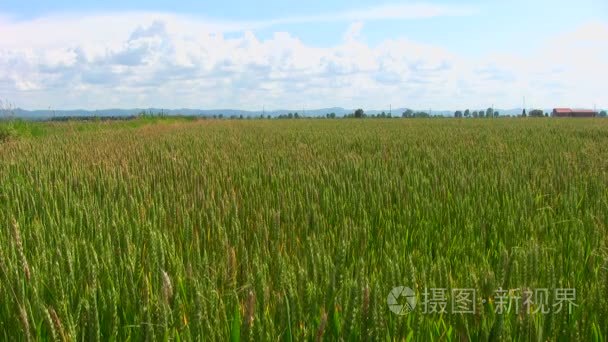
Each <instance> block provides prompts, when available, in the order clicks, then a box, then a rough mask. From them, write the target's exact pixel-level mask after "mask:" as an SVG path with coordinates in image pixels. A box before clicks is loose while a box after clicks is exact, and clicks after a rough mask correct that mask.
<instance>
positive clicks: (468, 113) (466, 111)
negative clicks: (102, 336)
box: [464, 109, 471, 118]
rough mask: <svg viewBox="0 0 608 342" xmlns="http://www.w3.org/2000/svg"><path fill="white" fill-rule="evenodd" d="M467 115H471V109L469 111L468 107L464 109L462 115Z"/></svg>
mask: <svg viewBox="0 0 608 342" xmlns="http://www.w3.org/2000/svg"><path fill="white" fill-rule="evenodd" d="M469 116H471V111H470V110H468V109H466V110H465V111H464V117H465V118H468V117H469Z"/></svg>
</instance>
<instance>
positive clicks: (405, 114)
mask: <svg viewBox="0 0 608 342" xmlns="http://www.w3.org/2000/svg"><path fill="white" fill-rule="evenodd" d="M412 116H414V111H413V110H411V109H406V110H405V112H403V114H401V117H402V118H411V117H412Z"/></svg>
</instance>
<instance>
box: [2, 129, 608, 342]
mask: <svg viewBox="0 0 608 342" xmlns="http://www.w3.org/2000/svg"><path fill="white" fill-rule="evenodd" d="M604 121H605V120H599V119H598V120H593V119H590V120H531V121H528V120H338V121H336V120H242V121H240V120H233V121H231V120H221V121H220V120H198V121H185V120H175V121H170V120H161V121H158V122H156V123H155V124H145V125H138V126H134V127H131V126H129V125H130V123H128V122H98V123H94V122H86V123H74V122H65V123H64V122H62V123H45V124H42V123H31V124H32V125H34V126H37V125H40V126H39V127H41V129H42V130H43V132H44V134H42V135H39V136H37V137H36V138H35V139H33V138H32V139H30V138H27V139H15V141H14V142H11V143H10V144H3V145H2V146H0V223H1V226H2V228H3V229H0V289H1V290H2V291H0V303H2V305H0V337H1V338H2V340H7V341H13V340H27V339H32V340H73V341H76V340H78V341H80V340H104V341H105V340H118V341H124V340H131V341H140V340H152V341H154V340H169V339H171V340H186V341H187V340H212V341H213V340H234V341H238V340H247V341H268V340H294V341H301V340H318V339H324V340H327V341H334V340H340V339H342V340H349V341H350V340H354V341H356V340H412V341H417V340H458V341H461V340H471V341H485V340H490V339H491V338H496V339H497V340H504V341H508V340H518V341H527V340H540V341H546V340H550V341H555V340H564V341H566V340H580V341H593V340H598V339H599V340H601V338H603V336H607V335H608V330H607V326H606V324H605V322H607V321H608V301H607V298H608V296H607V295H606V294H608V249H607V248H606V236H607V229H608V226H607V222H608V201H607V198H608V193H607V190H606V184H608V173H606V172H605V170H607V169H608V155H607V152H606V150H605V149H604V148H603V146H605V145H606V144H608V121H606V122H604ZM27 125H29V123H28V124H27ZM0 127H5V123H2V124H1V125H0ZM13 127H16V128H15V129H16V130H17V131H19V130H24V128H23V126H22V128H19V124H17V126H13ZM77 127H87V128H86V129H83V130H80V129H77ZM539 141H540V142H542V144H539V143H538V142H539ZM480 142H483V143H480ZM399 285H403V286H409V287H411V288H412V289H414V290H415V291H416V292H417V294H418V295H419V296H421V294H422V291H423V289H424V288H425V287H428V288H433V287H440V288H448V289H451V288H473V289H476V290H477V298H476V304H477V306H476V309H477V313H476V314H445V315H437V314H424V313H423V312H422V311H421V309H420V304H419V306H417V308H416V309H415V310H414V311H413V312H410V313H408V314H407V315H404V316H398V315H395V314H393V313H392V312H391V311H389V309H388V307H387V305H386V298H387V295H388V294H389V292H390V291H391V289H392V288H393V287H395V286H399ZM499 286H502V287H503V288H509V289H525V288H549V289H554V288H556V287H569V288H575V289H576V291H577V301H576V303H577V304H578V306H577V307H574V308H573V311H572V313H571V314H570V315H569V314H567V312H566V311H564V312H562V313H560V314H554V313H552V314H550V315H543V314H542V313H532V314H524V313H522V312H516V311H515V310H514V311H513V312H510V313H507V314H503V315H498V314H496V313H495V312H494V308H495V303H494V302H492V301H491V299H492V295H493V293H494V291H495V290H497V288H498V287H499ZM419 300H422V298H419Z"/></svg>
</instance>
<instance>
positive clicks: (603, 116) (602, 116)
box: [600, 110, 607, 118]
mask: <svg viewBox="0 0 608 342" xmlns="http://www.w3.org/2000/svg"><path fill="white" fill-rule="evenodd" d="M606 116H607V114H606V111H605V110H603V111H601V112H600V117H601V118H605V117H606Z"/></svg>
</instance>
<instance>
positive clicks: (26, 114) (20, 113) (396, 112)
mask: <svg viewBox="0 0 608 342" xmlns="http://www.w3.org/2000/svg"><path fill="white" fill-rule="evenodd" d="M460 110H462V111H464V110H463V109H460ZM470 110H471V112H473V111H475V110H480V109H470ZM484 110H485V109H484ZM495 110H497V111H498V112H499V113H500V115H518V114H521V112H522V109H521V108H513V109H506V110H504V109H495ZM551 110H552V109H544V111H545V112H547V113H550V112H551ZM404 111H406V108H394V109H393V110H392V113H393V116H401V113H403V112H404ZM418 111H421V112H428V111H429V109H428V108H427V109H421V110H414V112H418ZM142 112H146V113H154V114H158V113H163V114H165V115H169V116H172V115H184V116H206V117H211V116H214V115H218V116H219V115H223V117H224V118H229V117H231V116H241V115H242V116H243V117H259V116H260V115H264V116H267V115H270V116H271V117H277V116H279V115H285V114H288V113H296V112H297V113H298V114H299V115H300V116H303V117H316V116H325V115H326V114H328V113H335V114H336V116H337V117H341V116H344V115H347V114H350V113H353V112H354V109H345V108H341V107H332V108H320V109H307V110H301V109H300V110H297V109H279V110H267V111H262V110H258V111H249V110H239V109H191V108H181V109H162V108H132V109H122V108H110V109H99V110H85V109H70V110H48V109H46V110H25V109H21V108H17V109H15V110H13V113H14V116H16V117H18V118H24V119H50V118H53V117H93V116H98V117H109V116H113V117H126V116H134V115H138V114H140V113H142ZM382 112H385V113H388V112H389V110H388V109H385V110H366V111H365V113H366V114H368V115H372V114H380V113H382ZM431 112H432V114H433V115H442V116H453V115H454V110H431Z"/></svg>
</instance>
